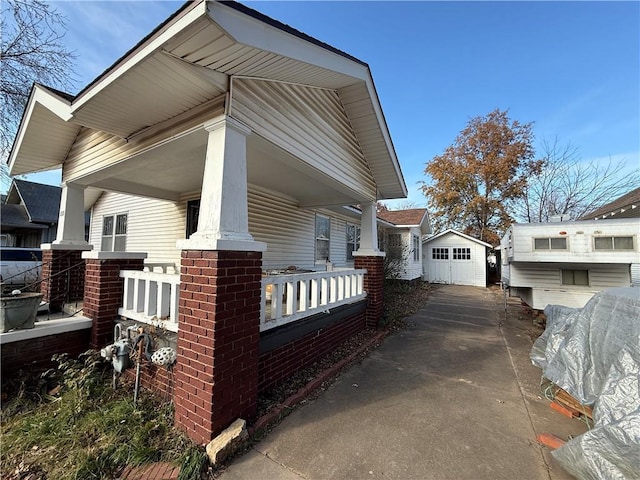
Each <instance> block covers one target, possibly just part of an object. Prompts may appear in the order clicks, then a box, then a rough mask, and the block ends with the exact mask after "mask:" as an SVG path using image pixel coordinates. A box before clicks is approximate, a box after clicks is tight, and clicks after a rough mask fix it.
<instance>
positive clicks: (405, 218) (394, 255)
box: [378, 208, 431, 280]
mask: <svg viewBox="0 0 640 480" xmlns="http://www.w3.org/2000/svg"><path fill="white" fill-rule="evenodd" d="M378 220H379V222H378V225H379V230H380V231H381V234H379V236H380V239H381V241H382V242H384V248H383V250H385V251H386V252H387V255H388V257H389V258H387V262H395V264H394V267H391V268H389V269H388V270H390V271H388V272H387V274H391V275H392V276H393V277H394V278H396V279H398V280H415V279H416V278H421V277H422V238H423V237H424V236H425V235H428V234H430V233H431V221H430V218H429V213H428V211H427V209H426V208H409V209H404V210H385V211H381V212H378Z"/></svg>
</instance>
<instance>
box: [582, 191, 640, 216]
mask: <svg viewBox="0 0 640 480" xmlns="http://www.w3.org/2000/svg"><path fill="white" fill-rule="evenodd" d="M638 217H640V187H638V188H636V189H635V190H631V191H630V192H628V193H626V194H625V195H622V196H621V197H620V198H617V199H615V200H614V201H613V202H611V203H607V204H606V205H604V206H602V207H600V208H598V209H597V210H594V211H593V212H591V213H588V214H587V215H585V216H583V217H582V218H580V220H610V219H613V218H638Z"/></svg>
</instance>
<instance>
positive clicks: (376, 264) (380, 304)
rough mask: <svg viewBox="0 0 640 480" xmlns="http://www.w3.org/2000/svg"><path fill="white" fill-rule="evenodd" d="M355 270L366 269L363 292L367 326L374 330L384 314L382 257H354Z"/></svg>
mask: <svg viewBox="0 0 640 480" xmlns="http://www.w3.org/2000/svg"><path fill="white" fill-rule="evenodd" d="M354 266H355V268H357V269H360V268H366V269H367V273H366V275H365V276H364V290H365V291H366V292H367V302H368V304H367V326H369V327H372V328H375V327H377V326H378V322H379V321H380V319H381V318H382V314H383V313H384V257H355V259H354Z"/></svg>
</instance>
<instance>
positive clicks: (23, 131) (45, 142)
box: [7, 84, 80, 175]
mask: <svg viewBox="0 0 640 480" xmlns="http://www.w3.org/2000/svg"><path fill="white" fill-rule="evenodd" d="M72 118H73V116H72V114H71V103H70V102H69V100H67V99H65V98H63V97H62V96H60V95H57V94H56V93H55V92H53V91H51V90H49V89H48V88H46V87H43V86H42V85H38V84H35V85H34V86H33V87H32V89H31V94H30V95H29V100H28V101H27V105H26V107H25V111H24V114H23V117H22V121H21V123H20V125H19V127H18V132H17V134H16V138H15V141H14V147H13V149H12V150H11V152H10V154H9V158H8V160H7V163H8V166H9V175H21V174H25V173H33V172H40V171H44V170H52V169H55V168H60V166H61V165H62V163H63V162H64V159H65V157H66V155H67V153H68V151H69V148H70V147H71V145H72V143H73V141H74V139H75V138H76V135H77V134H78V131H79V130H80V126H79V125H77V124H74V123H71V122H70V120H71V119H72Z"/></svg>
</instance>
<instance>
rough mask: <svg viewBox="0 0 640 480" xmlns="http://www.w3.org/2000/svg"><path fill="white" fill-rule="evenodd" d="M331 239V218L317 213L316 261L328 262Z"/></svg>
mask: <svg viewBox="0 0 640 480" xmlns="http://www.w3.org/2000/svg"><path fill="white" fill-rule="evenodd" d="M330 241H331V220H330V219H329V217H325V216H324V215H318V214H316V262H328V261H329V252H330Z"/></svg>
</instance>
